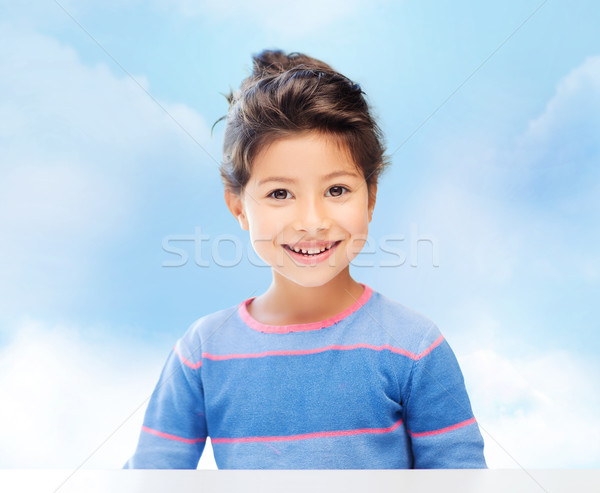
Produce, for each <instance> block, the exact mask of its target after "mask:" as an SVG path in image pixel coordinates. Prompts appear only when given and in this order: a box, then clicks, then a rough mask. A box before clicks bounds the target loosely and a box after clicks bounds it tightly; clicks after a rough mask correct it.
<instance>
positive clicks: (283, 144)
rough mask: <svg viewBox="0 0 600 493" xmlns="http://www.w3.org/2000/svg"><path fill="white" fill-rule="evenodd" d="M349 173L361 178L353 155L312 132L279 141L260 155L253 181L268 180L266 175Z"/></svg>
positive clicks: (252, 176)
mask: <svg viewBox="0 0 600 493" xmlns="http://www.w3.org/2000/svg"><path fill="white" fill-rule="evenodd" d="M342 172H343V173H346V174H349V175H356V176H357V177H360V176H361V172H360V170H359V169H358V168H357V166H356V165H355V164H354V161H353V159H352V156H351V155H350V153H349V152H348V151H347V150H346V149H345V148H344V147H343V146H340V145H339V143H338V142H337V141H336V140H334V139H332V138H328V137H326V136H324V135H321V134H316V133H310V134H302V135H295V136H291V137H284V138H280V139H277V140H275V141H274V142H272V143H270V144H269V145H268V146H265V148H263V149H261V151H260V152H259V153H258V154H257V155H256V157H255V158H254V160H253V163H252V174H251V179H253V180H258V181H264V178H265V176H266V175H273V176H280V175H285V174H288V175H295V176H301V175H307V174H310V175H311V176H312V175H319V176H323V177H325V176H328V175H331V174H332V173H338V174H341V173H342Z"/></svg>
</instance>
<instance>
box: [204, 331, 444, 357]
mask: <svg viewBox="0 0 600 493" xmlns="http://www.w3.org/2000/svg"><path fill="white" fill-rule="evenodd" d="M443 340H444V337H443V336H440V337H438V339H436V341H435V342H434V343H433V344H432V345H431V346H429V347H428V348H427V349H426V350H425V351H423V352H422V353H421V354H415V353H411V352H410V351H407V350H406V349H401V348H396V347H393V346H390V345H389V344H384V345H383V346H373V345H372V344H353V345H350V346H341V345H333V346H325V347H321V348H315V349H300V350H296V351H264V352H262V353H246V354H211V353H202V357H203V358H206V359H210V360H214V361H222V360H227V359H244V358H264V357H265V356H302V355H306V354H316V353H323V352H325V351H348V350H351V349H372V350H374V351H383V350H388V351H391V352H392V353H396V354H401V355H403V356H407V357H409V358H411V359H413V360H419V359H421V358H422V357H423V356H426V355H427V354H429V353H430V352H431V351H432V350H433V349H434V348H435V347H436V346H439V345H440V343H441V342H442V341H443Z"/></svg>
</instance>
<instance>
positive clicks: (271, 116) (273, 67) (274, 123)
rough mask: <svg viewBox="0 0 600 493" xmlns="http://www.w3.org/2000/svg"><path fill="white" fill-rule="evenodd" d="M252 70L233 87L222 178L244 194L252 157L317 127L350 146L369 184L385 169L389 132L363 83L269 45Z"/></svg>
mask: <svg viewBox="0 0 600 493" xmlns="http://www.w3.org/2000/svg"><path fill="white" fill-rule="evenodd" d="M253 61H254V67H253V72H252V75H250V76H249V77H247V78H246V79H244V81H242V84H241V87H240V89H239V91H237V92H235V93H233V92H230V93H229V95H228V96H227V100H228V101H229V113H228V115H227V127H226V129H225V141H224V144H223V162H222V164H221V177H222V179H223V183H224V184H225V187H226V188H228V189H229V190H231V191H232V192H235V193H237V194H239V193H240V192H241V191H242V190H243V188H244V187H245V186H246V184H247V183H248V180H249V179H250V173H251V170H252V160H253V159H254V158H255V157H256V155H257V154H258V153H259V152H260V150H261V149H263V148H264V147H265V146H267V145H269V144H270V143H272V142H274V141H275V140H277V139H279V138H282V137H288V136H291V135H297V134H299V133H303V132H310V131H317V132H321V133H323V134H324V135H326V136H328V137H333V138H334V139H335V141H336V142H337V143H338V145H340V146H341V148H344V149H345V150H347V151H348V152H349V153H350V155H351V157H352V159H353V161H354V164H355V165H356V166H357V167H358V168H360V170H361V171H362V173H363V176H364V177H365V179H366V180H367V184H369V185H376V184H377V179H378V177H379V175H380V173H381V172H382V171H383V168H384V167H385V166H386V165H387V164H388V163H387V159H386V157H385V156H384V150H385V149H384V144H383V135H382V133H381V130H380V129H379V127H378V126H377V123H376V122H375V120H374V118H373V117H372V116H371V111H370V109H369V105H368V104H367V102H366V100H365V98H364V96H363V95H364V94H365V93H364V92H363V91H362V89H361V88H360V86H359V85H358V84H355V83H354V82H352V81H351V80H350V79H348V78H347V77H345V76H343V75H342V74H340V73H339V72H336V71H335V70H334V69H333V68H331V67H330V66H329V65H327V64H326V63H323V62H321V61H320V60H316V59H314V58H311V57H309V56H306V55H303V54H301V53H290V54H288V55H286V54H285V53H284V52H283V51H281V50H264V51H262V52H261V53H259V54H258V55H255V56H254V57H253Z"/></svg>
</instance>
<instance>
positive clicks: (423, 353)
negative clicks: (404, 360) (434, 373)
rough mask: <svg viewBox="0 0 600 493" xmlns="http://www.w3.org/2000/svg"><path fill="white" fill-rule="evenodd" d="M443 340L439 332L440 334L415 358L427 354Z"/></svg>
mask: <svg viewBox="0 0 600 493" xmlns="http://www.w3.org/2000/svg"><path fill="white" fill-rule="evenodd" d="M443 341H444V336H443V335H441V334H440V336H439V337H438V338H437V339H436V340H435V341H433V343H432V344H431V346H429V347H428V348H427V349H426V350H425V351H423V352H422V353H421V354H419V355H418V356H417V357H416V358H415V359H421V358H423V357H425V356H427V355H428V354H429V353H430V352H431V351H433V350H434V349H435V348H436V347H438V346H439V345H440V344H441V343H442V342H443Z"/></svg>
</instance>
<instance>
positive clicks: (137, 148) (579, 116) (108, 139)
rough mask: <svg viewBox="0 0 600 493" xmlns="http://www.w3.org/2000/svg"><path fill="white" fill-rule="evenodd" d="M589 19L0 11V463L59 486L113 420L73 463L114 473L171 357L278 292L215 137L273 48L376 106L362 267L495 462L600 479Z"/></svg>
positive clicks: (595, 76)
mask: <svg viewBox="0 0 600 493" xmlns="http://www.w3.org/2000/svg"><path fill="white" fill-rule="evenodd" d="M540 5H541V7H540ZM61 6H62V8H61ZM538 7H540V8H539V9H538V10H537V11H536V9H537V8H538ZM534 12H535V13H534ZM532 13H534V14H533V15H531V14H532ZM74 19H75V20H74ZM527 19H528V20H527ZM525 20H527V21H526V22H525V23H524V24H523V22H524V21H525ZM598 25H600V9H599V8H598V6H597V5H596V4H595V3H594V2H591V1H588V2H586V1H579V2H576V3H575V4H571V5H567V4H566V3H559V2H552V1H549V2H545V3H542V2H533V1H531V2H529V1H526V2H516V1H509V2H503V3H501V4H498V5H490V4H488V3H482V2H474V1H463V2H451V3H450V2H427V1H425V2H412V1H401V2H391V1H379V2H365V1H361V0H354V1H345V2H338V1H333V2H327V3H325V2H317V1H313V0H311V1H308V2H304V3H303V4H302V6H300V4H299V3H293V4H290V5H283V6H282V5H279V4H277V3H275V2H271V1H267V0H260V1H258V2H253V3H252V6H249V5H246V4H245V3H243V2H240V1H229V2H225V1H224V2H214V3H213V2H205V1H200V2H191V1H189V0H178V1H172V2H164V1H162V0H153V1H148V2H142V1H136V0H129V1H126V2H114V1H107V2H94V1H90V2H85V3H84V4H81V3H80V2H73V1H61V2H60V4H57V3H56V2H40V1H30V2H20V3H18V4H15V3H13V2H5V1H0V108H1V113H0V114H1V115H2V117H1V118H0V230H1V231H2V235H3V236H2V238H3V241H2V242H1V244H0V259H1V260H0V269H1V272H2V275H1V276H0V300H2V301H0V369H1V372H0V388H1V389H2V390H3V392H4V394H5V395H6V394H8V395H9V404H7V405H6V404H5V405H3V408H4V409H2V410H0V418H1V419H2V421H3V422H4V423H11V425H9V426H4V427H3V428H2V429H1V430H0V440H1V441H2V443H11V444H14V449H11V448H9V449H6V450H3V451H2V452H0V467H75V466H77V465H78V464H80V463H82V462H83V461H84V460H85V459H86V458H87V457H88V456H89V455H90V454H91V453H92V452H94V451H95V450H96V449H97V448H98V447H99V445H100V444H101V443H103V441H104V440H105V439H106V438H107V437H108V436H109V435H110V434H111V433H112V432H113V431H114V430H116V429H117V428H118V427H119V426H120V425H122V426H121V427H120V428H118V431H117V433H115V434H114V435H112V437H111V439H110V440H109V441H108V442H107V443H106V444H104V445H102V447H100V448H99V449H98V450H97V451H96V452H94V454H93V455H92V458H91V459H90V460H89V461H88V462H86V465H91V466H98V467H120V466H121V464H122V463H123V462H124V461H125V460H126V459H127V457H128V456H129V454H130V453H131V451H132V450H133V447H134V446H135V441H136V437H137V430H138V428H139V425H140V423H141V418H142V414H143V403H144V400H145V399H146V398H147V397H148V395H149V393H150V392H151V390H152V388H153V385H154V383H155V381H156V379H157V377H158V372H159V371H160V368H161V366H162V364H163V361H164V359H165V357H166V354H167V352H168V351H169V349H170V347H171V346H172V344H173V343H174V341H175V340H176V338H177V337H178V336H180V335H181V334H182V333H183V332H184V331H185V329H186V328H187V326H188V325H189V324H190V323H191V322H192V321H193V320H195V319H196V318H198V317H200V316H202V315H204V314H207V313H210V312H212V311H215V310H217V309H221V308H225V307H228V306H231V305H234V304H237V303H238V302H239V301H241V300H243V299H245V298H247V297H249V296H252V295H256V294H259V293H260V292H262V290H264V289H266V287H267V286H268V284H269V281H270V272H269V270H268V268H265V267H264V266H263V267H260V266H256V265H252V263H253V262H251V259H255V257H254V256H253V255H252V253H251V252H248V250H247V248H248V239H247V236H246V233H244V232H242V231H241V230H239V228H238V226H237V223H236V222H235V220H234V219H233V217H231V216H230V214H229V212H228V211H227V209H226V207H225V204H224V201H223V198H222V187H221V184H220V181H219V175H218V170H217V163H218V161H219V159H220V148H221V144H222V136H223V125H222V124H219V125H217V126H216V127H215V131H214V134H213V135H212V136H211V134H210V127H211V126H212V124H213V123H214V122H215V121H216V120H217V119H218V118H219V117H221V116H222V115H223V114H225V112H226V110H227V105H226V101H225V98H224V97H223V96H222V95H221V93H225V92H227V91H228V90H229V88H230V87H233V88H235V87H236V86H237V85H238V84H239V82H240V81H241V79H242V78H243V77H244V76H245V75H247V73H248V71H249V67H250V60H251V58H250V57H251V55H252V54H253V53H256V52H258V51H260V50H261V49H263V48H267V47H269V48H274V47H276V48H281V49H284V50H287V51H301V52H305V53H308V54H310V55H312V56H315V57H317V58H321V59H323V60H324V61H326V62H328V63H330V64H331V65H333V66H334V67H335V68H337V69H338V70H340V71H341V72H343V73H344V74H346V75H348V76H349V77H350V78H352V79H354V80H356V81H358V82H359V83H360V84H361V86H362V87H363V89H364V90H365V91H366V93H367V96H368V98H369V101H370V102H371V104H372V106H373V108H374V110H375V113H376V114H377V115H378V117H379V120H380V125H381V127H382V129H383V131H384V133H385V136H386V141H387V145H388V151H389V153H390V154H392V166H391V168H390V169H389V170H388V171H387V172H386V173H385V174H384V176H383V177H382V180H381V183H380V186H379V194H378V201H377V206H376V209H375V214H374V219H373V222H372V223H371V231H370V235H371V237H372V251H373V252H374V253H372V254H370V253H368V252H365V254H363V255H362V256H361V257H359V261H358V262H357V265H356V266H355V267H354V268H353V273H354V275H355V277H356V278H357V279H358V280H360V281H362V282H366V283H368V284H369V285H371V286H372V287H373V288H374V289H376V290H378V291H380V292H382V293H384V294H386V295H388V296H389V297H392V298H394V299H397V300H398V301H400V302H402V303H404V304H406V305H408V306H410V307H412V308H414V309H416V310H418V311H420V312H422V313H424V314H426V315H427V316H428V317H430V318H431V319H433V320H434V321H435V322H436V323H437V324H438V325H439V326H440V328H441V330H442V331H443V332H444V334H445V335H446V337H447V338H448V340H449V341H450V343H451V345H452V346H453V348H454V349H455V352H456V353H457V356H458V358H459V361H460V362H461V365H462V366H463V370H464V373H465V379H466V382H467V387H468V388H469V391H470V395H471V400H472V403H473V407H474V410H475V413H476V415H477V417H478V420H479V422H480V423H481V426H482V428H483V429H484V438H485V440H486V456H487V458H488V462H489V464H490V466H492V467H519V466H522V467H537V468H552V467H600V446H599V445H598V443H600V420H598V417H597V409H598V405H599V404H600V396H599V395H598V392H597V390H596V384H595V382H597V381H598V377H599V376H600V363H598V361H597V357H596V355H597V354H598V351H599V350H600V336H599V335H598V328H599V324H598V322H597V320H596V319H595V318H594V317H593V315H592V310H591V308H592V307H593V306H595V304H597V300H598V299H599V294H600V290H599V284H600V251H599V250H598V248H597V246H596V245H597V244H598V241H599V240H600V228H599V227H598V223H599V221H598V217H599V213H600V201H599V200H598V197H599V193H600V172H599V171H598V164H599V161H600V139H598V135H600V117H599V116H598V115H600V39H599V38H598V36H597V34H596V31H597V26H598ZM515 30H516V31H515ZM92 38H93V39H95V40H96V41H97V43H96V42H94V40H93V39H92ZM99 45H100V46H101V47H102V49H101V48H100V47H99ZM115 61H116V62H118V63H116V62H115ZM134 79H135V80H134ZM415 131H416V132H415ZM196 231H199V233H200V234H205V235H209V237H210V240H208V241H207V242H206V243H204V244H202V248H203V250H202V252H201V254H200V257H201V258H202V259H204V260H206V261H207V262H208V266H205V267H201V266H198V265H196V264H195V263H194V261H193V260H194V255H195V253H194V244H193V242H192V241H189V240H187V241H181V240H182V239H184V238H186V237H187V238H190V237H191V236H192V235H194V234H195V232H196ZM176 238H180V240H179V241H175V239H176ZM392 238H394V239H393V240H392ZM418 239H421V240H422V241H419V242H417V240H418ZM167 240H169V241H170V243H169V244H170V245H171V246H173V245H175V246H177V247H178V248H182V249H184V250H185V251H186V252H187V254H188V256H189V261H188V262H187V263H186V264H185V265H184V266H181V267H167V266H165V264H168V263H173V262H175V261H177V259H178V257H177V256H176V255H173V254H170V253H169V252H167V251H165V249H164V248H163V244H164V242H165V241H167ZM429 240H430V241H429ZM385 241H388V242H390V241H391V243H388V244H393V247H394V248H397V249H398V255H396V256H394V255H392V254H390V253H389V252H388V253H386V252H384V251H382V250H381V248H380V247H379V246H378V245H380V244H381V242H385ZM233 242H237V243H233ZM234 245H237V247H236V248H238V250H236V249H235V248H234ZM211 248H216V250H215V251H216V255H217V256H220V257H221V258H222V260H223V261H224V262H221V264H223V263H227V262H228V261H229V262H230V263H235V264H236V265H233V266H230V267H224V266H222V265H217V262H215V254H213V255H212V258H211ZM432 249H433V250H434V251H435V254H436V255H435V259H434V258H433V256H432ZM237 253H239V254H240V255H241V260H240V261H239V262H233V260H235V256H236V254H237ZM196 255H198V254H196ZM415 256H416V257H415ZM404 257H405V261H404V262H403V263H402V262H400V260H401V259H402V258H404ZM198 258H199V257H198ZM413 261H414V262H413ZM393 262H396V265H395V266H386V264H390V263H393ZM254 263H256V262H254ZM365 263H370V264H371V265H370V266H367V267H365V266H359V265H358V264H365ZM412 263H414V264H416V265H411V264H412ZM398 264H401V265H398ZM434 264H436V265H434ZM40 408H41V409H43V410H44V412H43V413H42V415H40V413H39V409H40ZM17 417H19V422H20V423H23V424H20V425H14V426H13V424H14V422H15V420H16V418H17ZM24 418H25V419H24ZM65 434H66V435H68V436H73V437H75V438H73V440H70V441H69V443H65V441H64V439H63V437H64V436H65ZM40 436H44V438H43V440H41V443H40V444H39V447H38V448H37V449H36V451H35V452H31V450H29V448H28V447H25V446H20V445H18V444H19V443H21V442H27V440H28V439H31V440H33V439H35V440H39V438H38V437H40ZM34 437H35V438H34ZM24 438H25V440H23V439H24ZM203 461H204V462H203V464H204V466H203V467H211V464H210V460H209V458H206V459H203Z"/></svg>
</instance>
